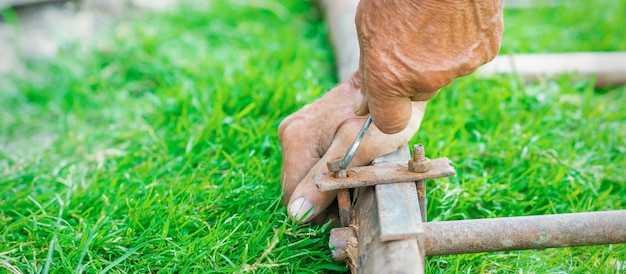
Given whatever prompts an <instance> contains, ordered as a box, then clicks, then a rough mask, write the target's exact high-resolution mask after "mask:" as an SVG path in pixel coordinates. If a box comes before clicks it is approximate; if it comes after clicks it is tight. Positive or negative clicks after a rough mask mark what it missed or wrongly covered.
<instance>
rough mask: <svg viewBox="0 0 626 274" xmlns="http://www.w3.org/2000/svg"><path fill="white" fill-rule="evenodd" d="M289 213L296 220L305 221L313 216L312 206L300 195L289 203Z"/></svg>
mask: <svg viewBox="0 0 626 274" xmlns="http://www.w3.org/2000/svg"><path fill="white" fill-rule="evenodd" d="M289 213H290V214H291V217H292V218H293V219H294V220H296V221H297V222H299V223H305V222H307V221H309V220H310V219H311V218H313V214H314V208H313V205H312V204H311V203H309V201H307V200H306V199H304V197H300V198H298V199H295V200H294V201H293V202H291V204H289Z"/></svg>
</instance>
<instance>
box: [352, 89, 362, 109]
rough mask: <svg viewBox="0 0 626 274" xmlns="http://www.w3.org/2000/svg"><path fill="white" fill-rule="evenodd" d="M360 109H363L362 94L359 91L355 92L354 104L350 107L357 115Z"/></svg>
mask: <svg viewBox="0 0 626 274" xmlns="http://www.w3.org/2000/svg"><path fill="white" fill-rule="evenodd" d="M362 108H363V93H361V91H357V93H356V95H355V96H354V103H353V105H352V111H354V113H357V114H358V113H359V112H360V111H361V109H362Z"/></svg>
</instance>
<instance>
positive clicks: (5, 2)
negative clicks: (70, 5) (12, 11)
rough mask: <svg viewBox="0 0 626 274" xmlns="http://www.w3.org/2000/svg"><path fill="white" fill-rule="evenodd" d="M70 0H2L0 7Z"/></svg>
mask: <svg viewBox="0 0 626 274" xmlns="http://www.w3.org/2000/svg"><path fill="white" fill-rule="evenodd" d="M68 1H69V0H2V1H0V8H7V7H22V6H30V5H40V4H49V3H60V2H68Z"/></svg>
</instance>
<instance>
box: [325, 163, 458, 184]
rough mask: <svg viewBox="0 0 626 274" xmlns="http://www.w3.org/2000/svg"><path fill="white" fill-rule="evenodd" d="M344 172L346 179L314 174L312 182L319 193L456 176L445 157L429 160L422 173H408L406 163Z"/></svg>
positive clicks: (330, 174) (326, 174)
mask: <svg viewBox="0 0 626 274" xmlns="http://www.w3.org/2000/svg"><path fill="white" fill-rule="evenodd" d="M346 172H347V175H348V176H347V177H346V178H336V177H334V175H333V173H332V172H326V173H321V174H316V175H315V176H314V177H313V181H314V182H315V185H316V186H317V189H318V190H319V191H329V190H337V189H345V188H356V187H364V186H373V185H379V184H393V183H400V182H412V181H420V180H426V179H435V178H443V177H448V176H454V175H456V172H455V171H454V167H452V166H451V165H450V160H448V158H446V157H444V158H437V159H434V160H431V167H430V170H429V171H427V172H423V173H419V172H412V171H409V169H408V164H407V163H395V164H385V165H379V166H364V167H355V168H350V169H347V170H346Z"/></svg>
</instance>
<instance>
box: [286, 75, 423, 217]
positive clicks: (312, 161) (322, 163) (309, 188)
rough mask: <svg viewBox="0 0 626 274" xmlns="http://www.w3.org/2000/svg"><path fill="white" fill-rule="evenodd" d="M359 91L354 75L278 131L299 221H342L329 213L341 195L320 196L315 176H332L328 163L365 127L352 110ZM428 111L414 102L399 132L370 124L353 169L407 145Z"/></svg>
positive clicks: (288, 192) (288, 194)
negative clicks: (409, 116)
mask: <svg viewBox="0 0 626 274" xmlns="http://www.w3.org/2000/svg"><path fill="white" fill-rule="evenodd" d="M357 93H359V86H358V80H357V79H356V78H355V77H353V78H352V79H351V80H350V81H348V82H346V83H343V84H341V85H339V86H337V87H336V88H334V89H332V90H331V91H330V92H328V93H327V94H326V95H324V97H322V98H320V99H319V100H317V101H315V102H314V103H312V104H309V105H306V106H305V107H304V108H302V109H300V110H299V111H298V112H296V113H294V114H292V115H290V116H288V117H287V118H285V120H283V122H282V123H281V124H280V126H279V128H278V137H279V139H280V144H281V147H282V153H283V169H282V174H281V177H282V178H281V179H282V187H283V191H284V192H283V203H284V204H285V205H288V212H289V215H290V216H291V217H292V218H295V219H296V220H298V221H300V222H308V221H312V222H313V223H317V224H321V223H325V222H326V221H328V220H329V218H330V219H334V220H337V217H336V212H333V210H334V209H333V210H330V211H324V210H325V209H326V208H327V207H328V206H329V205H330V204H331V202H332V201H333V200H334V199H335V197H336V192H334V191H328V192H319V191H318V190H317V187H316V186H315V184H314V183H313V175H315V174H318V173H321V172H327V171H328V169H327V167H326V163H327V162H328V161H329V160H331V159H334V158H337V157H342V156H343V155H344V154H345V152H346V149H347V147H348V146H350V144H351V143H352V142H353V141H354V138H355V137H356V135H357V134H358V132H359V130H360V129H361V127H362V126H363V123H364V122H365V117H362V116H357V115H356V114H354V112H353V101H352V100H353V98H354V96H356V94H357ZM425 107H426V102H413V103H412V109H413V111H412V112H411V118H410V119H409V123H408V126H407V127H406V128H405V129H404V130H402V131H400V132H398V133H396V134H392V135H388V134H384V133H382V132H381V131H380V130H378V128H376V126H375V125H372V126H370V128H369V130H368V131H367V133H366V135H365V136H364V137H363V140H362V141H361V147H360V148H359V150H358V152H357V153H356V155H355V157H354V159H353V160H352V162H351V163H350V166H351V167H352V166H364V165H367V164H369V163H370V162H372V160H374V158H376V157H378V156H380V155H385V154H388V153H391V152H393V151H395V150H396V149H398V148H399V147H400V146H403V145H405V144H406V143H407V142H408V141H409V140H410V139H411V138H412V137H413V135H414V134H415V132H417V130H418V128H419V126H420V123H421V121H422V117H423V115H424V109H425ZM299 198H302V199H299ZM309 210H312V211H311V212H309ZM307 213H311V214H307ZM314 217H315V218H314Z"/></svg>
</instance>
